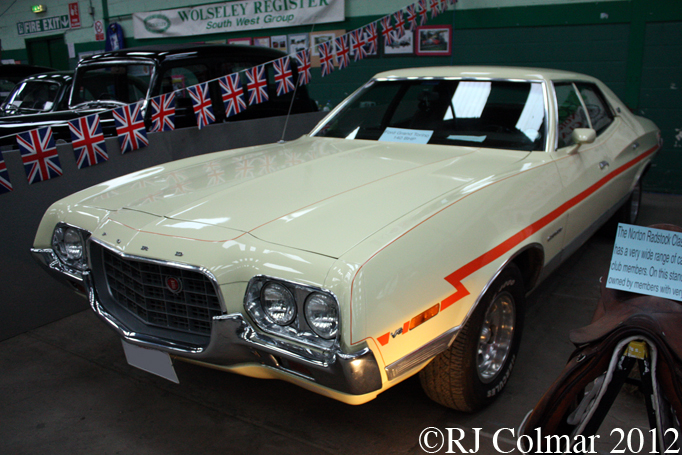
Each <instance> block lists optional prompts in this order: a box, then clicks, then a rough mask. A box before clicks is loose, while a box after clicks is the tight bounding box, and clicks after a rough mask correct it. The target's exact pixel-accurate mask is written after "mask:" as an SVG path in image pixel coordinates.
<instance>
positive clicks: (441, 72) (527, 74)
mask: <svg viewBox="0 0 682 455" xmlns="http://www.w3.org/2000/svg"><path fill="white" fill-rule="evenodd" d="M408 77H419V78H424V77H437V78H443V77H455V78H465V79H477V78H480V79H503V80H509V79H513V80H523V81H551V80H572V81H575V80H581V81H589V82H594V81H596V79H595V78H593V77H592V76H587V75H585V74H580V73H575V72H572V71H563V70H555V69H548V68H524V67H511V66H434V67H425V68H408V69H399V70H391V71H384V72H381V73H379V74H377V75H375V76H374V78H375V79H386V78H408Z"/></svg>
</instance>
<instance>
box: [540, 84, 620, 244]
mask: <svg viewBox="0 0 682 455" xmlns="http://www.w3.org/2000/svg"><path fill="white" fill-rule="evenodd" d="M553 86H554V92H555V102H556V108H557V113H558V115H557V116H556V119H555V121H556V122H557V126H556V135H557V146H556V150H555V151H554V152H553V155H554V157H555V159H556V164H557V167H558V169H559V175H560V177H561V183H562V185H563V188H564V193H565V200H566V201H567V214H568V220H567V223H566V231H565V236H564V248H565V250H567V252H568V253H569V254H570V253H571V252H573V250H574V249H577V248H578V247H579V246H580V245H581V244H582V243H583V242H584V241H585V240H587V238H588V237H589V236H590V235H592V233H594V231H595V230H596V229H597V228H598V227H599V224H600V223H599V221H603V218H604V217H606V216H607V212H608V211H609V209H610V208H611V207H612V206H613V205H614V204H616V202H617V201H616V200H612V199H613V198H612V197H605V191H604V190H605V186H606V185H607V184H608V179H609V177H608V176H609V172H610V171H611V166H610V162H609V156H608V144H607V141H608V138H609V134H605V133H606V130H607V129H608V128H609V125H605V127H604V125H601V129H600V131H599V132H600V133H601V134H598V135H597V137H596V139H595V141H594V142H592V143H589V144H582V145H577V144H575V143H574V142H573V138H572V133H573V131H574V130H575V129H576V128H592V127H593V125H592V121H591V119H590V116H589V114H588V109H587V107H586V105H585V102H584V100H583V98H582V96H581V94H580V90H579V88H578V86H577V85H576V84H575V83H573V82H555V83H553ZM611 118H612V116H611Z"/></svg>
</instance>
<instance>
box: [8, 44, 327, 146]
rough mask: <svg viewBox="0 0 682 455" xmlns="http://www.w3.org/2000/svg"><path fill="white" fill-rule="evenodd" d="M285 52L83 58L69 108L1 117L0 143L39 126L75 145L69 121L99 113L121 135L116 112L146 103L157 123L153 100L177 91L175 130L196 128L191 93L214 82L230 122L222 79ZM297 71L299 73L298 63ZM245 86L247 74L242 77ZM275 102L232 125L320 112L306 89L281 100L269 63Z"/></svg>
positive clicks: (178, 48) (220, 114)
mask: <svg viewBox="0 0 682 455" xmlns="http://www.w3.org/2000/svg"><path fill="white" fill-rule="evenodd" d="M284 55H285V54H284V53H282V52H280V51H277V50H274V49H269V48H264V47H255V46H254V47H252V46H229V45H208V44H206V45H202V44H188V45H172V46H169V45H159V46H149V47H139V48H130V49H123V50H118V51H113V52H106V53H102V54H96V55H93V56H89V57H85V58H83V59H82V60H81V61H80V62H79V64H78V66H77V67H76V70H75V73H74V77H73V89H72V90H71V92H70V97H69V101H68V107H67V108H66V109H65V110H59V111H55V112H47V113H41V114H40V115H34V114H30V115H25V116H21V115H14V116H11V118H10V117H6V118H0V145H2V146H15V139H14V135H15V134H17V133H20V132H22V131H28V130H30V129H34V128H37V127H39V126H51V127H52V132H53V134H54V138H55V140H60V139H62V140H65V141H67V142H68V141H70V140H71V136H70V133H69V129H68V125H67V122H68V121H69V120H73V119H74V118H78V117H84V116H87V115H91V114H94V113H98V114H100V117H101V125H102V129H103V132H104V135H105V136H115V135H116V129H115V124H114V120H113V115H112V113H111V111H112V109H115V108H117V107H120V106H124V105H127V104H130V103H134V102H137V101H140V100H144V102H145V103H144V107H143V108H144V109H145V122H146V124H147V126H148V127H149V126H150V125H151V120H150V118H151V109H149V108H148V104H149V100H150V99H151V98H153V97H155V96H158V95H161V94H165V93H170V92H175V107H176V111H175V127H176V128H184V127H189V126H196V124H197V123H196V118H195V115H194V111H193V108H192V101H191V98H190V97H189V93H188V91H187V90H185V89H186V88H188V87H191V86H193V85H196V84H199V83H202V82H207V81H211V82H210V83H209V91H210V96H211V103H212V106H213V112H214V114H215V117H216V122H222V121H225V120H226V115H225V110H224V107H223V102H222V99H221V93H220V87H219V84H218V81H217V79H218V78H220V77H222V76H226V75H229V74H232V73H236V72H239V71H242V70H245V69H248V68H252V67H254V66H257V65H260V64H263V63H266V62H270V61H273V60H276V59H278V58H281V57H283V56H284ZM291 60H292V61H291V65H292V72H293V74H294V77H296V75H297V68H296V66H295V61H294V59H291ZM240 77H241V78H242V85H243V86H246V76H245V75H244V74H243V73H242V74H241V76H240ZM267 80H268V89H267V90H268V95H269V101H268V102H266V103H262V104H257V105H253V106H249V108H248V109H246V110H245V111H243V112H241V113H239V114H237V115H234V116H231V117H229V120H230V121H237V120H246V119H252V118H263V117H273V116H278V115H286V114H287V113H288V112H289V108H290V106H291V113H292V114H298V113H304V112H313V111H316V110H317V105H316V103H315V102H314V101H313V100H312V99H311V98H310V97H309V96H308V92H307V90H306V88H305V86H301V87H299V88H298V89H297V90H296V92H295V97H296V98H295V100H294V103H293V104H292V102H291V101H292V96H293V94H292V92H290V93H288V94H286V95H283V96H276V87H275V78H274V69H273V68H272V65H267Z"/></svg>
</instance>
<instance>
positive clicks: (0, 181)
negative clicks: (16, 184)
mask: <svg viewBox="0 0 682 455" xmlns="http://www.w3.org/2000/svg"><path fill="white" fill-rule="evenodd" d="M12 189H13V188H12V182H10V181H9V172H7V165H6V164H5V160H3V159H2V153H0V194H3V193H9V192H10V191H12Z"/></svg>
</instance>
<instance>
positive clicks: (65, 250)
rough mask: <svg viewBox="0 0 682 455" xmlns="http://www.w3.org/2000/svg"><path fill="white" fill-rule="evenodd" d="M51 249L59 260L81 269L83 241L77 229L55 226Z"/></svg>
mask: <svg viewBox="0 0 682 455" xmlns="http://www.w3.org/2000/svg"><path fill="white" fill-rule="evenodd" d="M52 249H53V250H54V252H55V253H56V254H57V256H58V257H59V259H60V260H61V261H62V262H64V263H66V264H68V265H70V266H72V267H77V268H83V266H84V262H83V258H84V252H85V240H84V239H83V235H82V234H81V232H80V231H79V230H78V229H75V228H72V227H68V226H57V228H55V230H54V233H53V234H52Z"/></svg>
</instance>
